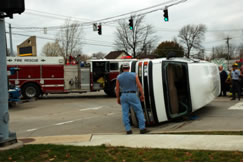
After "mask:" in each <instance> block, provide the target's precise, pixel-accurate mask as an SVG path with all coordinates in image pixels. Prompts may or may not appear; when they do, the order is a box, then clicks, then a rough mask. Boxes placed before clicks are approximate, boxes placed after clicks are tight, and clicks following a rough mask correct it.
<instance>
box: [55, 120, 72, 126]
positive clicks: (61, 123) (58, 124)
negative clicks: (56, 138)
mask: <svg viewBox="0 0 244 163" xmlns="http://www.w3.org/2000/svg"><path fill="white" fill-rule="evenodd" d="M72 122H74V121H67V122H60V123H57V124H55V126H60V125H64V124H68V123H72Z"/></svg>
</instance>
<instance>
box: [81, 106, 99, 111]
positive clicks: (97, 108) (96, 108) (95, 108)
mask: <svg viewBox="0 0 244 163" xmlns="http://www.w3.org/2000/svg"><path fill="white" fill-rule="evenodd" d="M101 108H103V106H98V107H94V108H86V109H80V111H87V110H99V109H101Z"/></svg>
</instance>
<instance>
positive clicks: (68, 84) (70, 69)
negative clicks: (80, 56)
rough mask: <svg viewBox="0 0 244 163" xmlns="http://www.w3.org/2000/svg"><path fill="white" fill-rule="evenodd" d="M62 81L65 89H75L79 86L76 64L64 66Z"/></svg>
mask: <svg viewBox="0 0 244 163" xmlns="http://www.w3.org/2000/svg"><path fill="white" fill-rule="evenodd" d="M64 81H65V85H64V89H66V90H77V89H78V88H79V80H78V67H77V65H65V66H64Z"/></svg>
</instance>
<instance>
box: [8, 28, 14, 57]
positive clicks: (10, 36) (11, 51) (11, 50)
mask: <svg viewBox="0 0 244 163" xmlns="http://www.w3.org/2000/svg"><path fill="white" fill-rule="evenodd" d="M9 41H10V43H9V44H10V56H12V57H13V56H14V52H13V42H12V28H11V24H9Z"/></svg>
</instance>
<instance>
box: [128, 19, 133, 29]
mask: <svg viewBox="0 0 244 163" xmlns="http://www.w3.org/2000/svg"><path fill="white" fill-rule="evenodd" d="M129 27H130V30H133V19H132V17H131V18H130V20H129Z"/></svg>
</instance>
